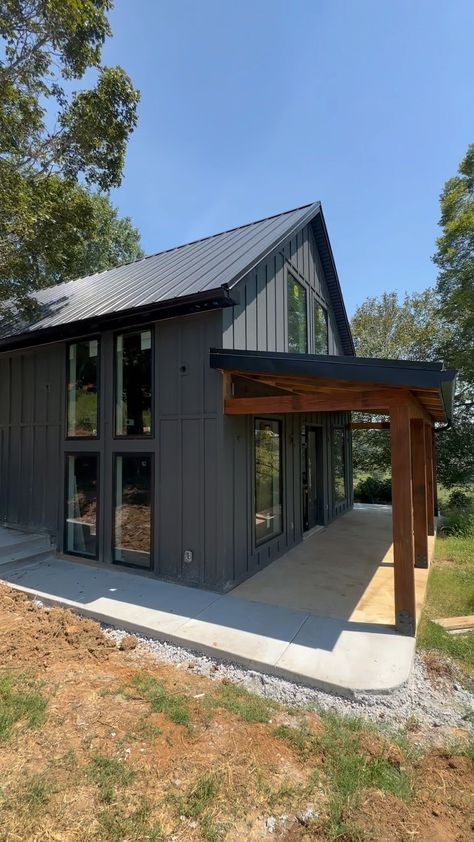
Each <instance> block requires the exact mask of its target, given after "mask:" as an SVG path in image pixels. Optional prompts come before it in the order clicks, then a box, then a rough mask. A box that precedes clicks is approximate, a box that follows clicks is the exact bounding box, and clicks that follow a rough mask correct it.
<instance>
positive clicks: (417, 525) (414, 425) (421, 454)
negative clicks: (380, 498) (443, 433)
mask: <svg viewBox="0 0 474 842" xmlns="http://www.w3.org/2000/svg"><path fill="white" fill-rule="evenodd" d="M410 436H411V481H412V494H413V531H414V542H415V567H428V511H427V509H428V501H427V494H426V455H425V424H424V421H423V419H422V418H412V419H411V421H410Z"/></svg>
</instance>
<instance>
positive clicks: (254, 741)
mask: <svg viewBox="0 0 474 842" xmlns="http://www.w3.org/2000/svg"><path fill="white" fill-rule="evenodd" d="M126 650H128V651H126ZM1 675H4V676H5V675H7V676H9V677H10V678H11V677H13V680H14V682H16V684H15V686H16V687H19V688H22V687H23V688H25V687H26V688H27V689H26V691H25V692H28V688H29V689H30V690H31V688H33V689H34V692H35V693H37V694H39V695H40V696H41V697H42V698H44V699H45V700H46V702H47V704H46V709H45V713H44V717H43V718H42V719H41V721H38V722H36V723H34V724H32V723H31V722H30V723H28V721H27V715H26V714H25V716H23V717H21V716H20V717H19V718H18V719H17V720H16V721H15V722H14V724H13V726H12V728H11V729H10V731H9V732H8V733H7V734H6V736H4V738H3V741H0V840H1V842H17V840H22V842H23V840H28V842H30V841H31V842H36V840H38V842H39V840H61V842H72V841H73V840H74V841H75V840H78V842H79V840H81V842H88V840H96V839H97V840H101V839H102V840H107V842H109V840H112V842H114V840H117V842H118V840H123V842H126V840H130V841H131V842H133V840H176V842H181V840H183V842H184V840H186V842H187V840H189V842H193V840H207V842H217V841H218V840H224V839H225V840H229V842H235V841H236V840H250V842H251V841H252V840H260V839H267V838H268V839H279V840H288V842H290V840H295V841H296V840H320V842H322V840H331V839H336V838H339V839H345V840H346V842H359V841H360V840H374V842H382V840H387V842H393V840H399V841H400V842H402V840H403V842H406V840H408V839H410V840H411V839H413V840H430V842H438V840H439V842H448V840H449V842H467V840H471V839H472V838H473V833H474V825H473V824H472V816H473V812H472V807H473V802H472V793H473V791H474V770H473V766H472V763H471V762H470V760H469V758H468V757H467V756H466V755H465V754H464V753H463V751H462V750H461V748H460V749H459V751H458V750H456V749H451V750H450V751H448V750H446V751H441V750H437V751H431V752H430V753H428V754H425V755H424V756H418V757H416V758H415V759H413V758H412V757H411V756H410V759H408V755H407V754H406V753H404V751H402V749H400V747H399V746H398V745H395V744H392V743H391V742H390V741H389V740H388V739H387V738H386V737H382V736H380V737H377V736H376V735H374V733H373V732H372V731H369V732H367V733H365V732H361V734H360V735H359V736H358V738H357V739H358V741H359V742H358V751H359V752H360V754H361V756H363V757H365V758H367V761H368V762H369V761H370V762H371V763H372V764H373V765H374V764H375V765H374V768H375V766H376V765H377V763H378V762H379V760H380V761H382V760H383V762H384V763H385V765H386V768H387V769H389V771H390V770H393V774H396V773H397V770H398V771H399V770H400V768H401V767H404V766H407V767H409V770H408V771H409V774H410V780H411V781H412V793H411V796H410V798H408V799H405V800H404V799H402V798H400V797H397V796H396V795H393V794H391V792H389V791H388V789H390V787H388V789H385V791H384V790H383V789H378V788H373V787H368V788H365V789H362V790H358V791H357V793H356V794H354V793H353V792H352V790H353V789H354V787H352V786H351V785H349V787H348V789H347V787H346V789H347V791H348V792H349V790H350V791H351V792H352V794H351V795H347V797H346V796H344V792H345V789H344V787H345V786H346V783H345V782H344V780H343V779H341V772H340V770H339V771H338V770H337V769H336V766H335V761H336V759H337V758H335V757H332V755H331V754H330V749H329V748H328V746H327V744H324V742H323V743H321V747H320V748H318V746H319V745H320V743H319V742H318V740H319V738H320V735H321V734H323V733H324V729H325V727H326V726H325V724H324V723H323V722H322V721H321V720H320V719H319V718H318V717H317V716H316V715H315V714H312V713H305V712H298V713H296V712H294V711H289V710H287V709H285V708H283V707H279V706H277V705H274V704H267V703H266V702H264V701H262V700H258V699H256V700H255V698H254V697H250V696H248V695H247V694H245V695H239V692H238V691H235V688H234V687H232V686H231V687H229V686H223V685H222V684H219V683H218V682H213V681H211V680H209V679H207V678H204V677H201V676H197V675H194V674H193V673H192V671H191V670H190V669H188V668H187V667H186V665H184V666H183V667H181V668H177V667H172V666H169V665H164V664H157V663H156V662H154V661H152V660H151V659H150V658H149V657H148V656H145V655H144V654H142V653H141V652H140V650H139V649H136V648H135V645H134V639H133V638H132V639H129V640H128V641H127V640H126V645H125V647H124V650H122V651H120V650H118V649H117V648H116V647H115V645H114V644H113V643H112V642H110V641H109V640H108V639H107V638H106V637H105V636H104V635H103V634H102V632H101V629H100V626H99V625H98V624H97V623H94V622H92V621H90V620H84V619H81V618H78V617H77V616H75V615H73V614H72V613H70V612H68V611H66V610H63V609H59V608H54V609H48V610H45V609H42V608H41V607H38V606H36V605H35V604H33V603H32V602H31V601H30V600H29V599H28V598H27V597H26V596H25V595H23V594H21V593H19V592H16V591H14V590H12V589H10V588H7V587H6V586H2V585H0V676H1ZM18 692H20V690H19V691H18ZM2 704H4V705H5V704H6V702H5V698H2V696H1V694H0V724H1V716H2V708H1V705H2ZM25 710H27V708H25ZM25 717H26V718H25ZM285 729H286V730H285ZM292 729H293V730H292ZM282 734H283V735H286V737H285V738H284V739H283V738H282ZM293 734H294V735H295V739H293ZM288 735H289V736H290V738H289V739H288ZM302 735H304V740H303V736H302ZM296 737H297V738H296ZM384 768H385V767H384ZM334 769H336V771H334ZM338 775H339V777H338ZM349 783H350V782H349ZM335 787H336V789H337V793H339V795H337V793H336V795H335V792H336V789H335ZM338 799H339V800H338ZM341 799H342V801H341ZM338 805H339V806H338ZM341 805H342V806H341ZM336 812H337V817H336V819H335V818H334V817H335V815H336Z"/></svg>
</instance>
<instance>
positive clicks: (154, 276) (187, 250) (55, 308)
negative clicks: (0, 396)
mask: <svg viewBox="0 0 474 842" xmlns="http://www.w3.org/2000/svg"><path fill="white" fill-rule="evenodd" d="M318 213H321V205H320V203H319V202H314V203H312V204H310V205H305V206H303V207H301V208H296V209H295V210H291V211H287V212H286V213H281V214H278V215H276V216H272V217H268V218H266V219H262V220H259V221H257V222H252V223H250V224H248V225H243V226H241V227H239V228H233V229H231V230H229V231H224V232H222V233H220V234H214V235H213V236H211V237H206V238H204V239H201V240H196V241H194V242H191V243H188V244H186V245H182V246H177V247H175V248H172V249H169V250H167V251H163V252H159V253H158V254H154V255H151V256H149V257H145V258H141V259H140V260H137V261H135V262H134V263H129V264H126V265H124V266H119V267H117V268H114V269H108V270H106V271H104V272H99V273H96V274H94V275H89V276H88V277H85V278H78V279H77V280H72V281H65V282H64V283H61V284H57V285H56V286H53V287H48V288H47V289H43V290H40V291H39V292H37V293H36V295H35V299H36V301H37V303H38V305H39V307H40V314H41V315H40V317H39V318H37V317H36V318H35V320H34V321H32V322H31V323H29V324H27V325H25V323H24V322H23V321H22V320H21V319H18V320H17V321H15V319H12V320H9V323H8V325H7V324H6V323H5V325H4V329H3V330H1V328H0V334H1V335H2V337H3V338H7V337H13V336H19V335H25V334H28V333H32V332H35V333H36V332H37V331H39V330H43V329H45V328H55V327H60V326H61V325H66V324H71V323H74V322H77V321H82V320H85V319H89V318H100V317H102V316H104V317H105V316H107V315H111V314H113V313H120V312H121V311H129V310H133V309H134V308H141V307H145V306H147V305H148V306H150V305H153V304H160V303H161V302H164V301H167V300H175V299H179V298H181V297H185V296H190V295H196V296H199V293H209V291H211V290H214V289H215V290H218V289H220V288H222V287H224V288H228V289H230V288H232V287H234V286H235V285H236V284H237V283H238V282H239V281H240V280H241V279H242V277H243V276H244V275H245V274H247V272H248V271H250V270H251V269H252V268H253V267H254V266H255V265H256V264H257V263H259V262H260V261H261V260H263V259H264V257H265V256H266V255H268V254H270V253H271V252H272V251H273V250H274V249H275V248H277V247H278V245H279V244H280V243H282V242H283V241H284V240H286V239H287V238H288V237H290V236H292V235H293V234H294V233H296V231H298V230H300V229H301V228H302V227H303V226H304V225H306V224H307V223H308V222H310V221H311V220H312V219H313V218H314V217H315V216H316V215H317V214H318ZM328 247H329V250H330V246H329V243H328ZM330 256H331V258H332V254H331V255H330ZM325 259H326V262H327V257H326V258H325ZM323 265H324V260H323ZM330 280H331V279H330ZM337 286H338V284H337ZM329 287H330V292H331V296H332V297H334V299H335V300H334V301H333V302H332V303H333V307H334V311H335V313H336V317H337V319H338V322H340V324H339V327H340V330H341V333H342V334H343V341H344V340H345V347H346V348H347V350H346V353H353V346H352V337H351V336H350V328H349V324H348V321H347V316H346V314H345V309H344V304H343V301H342V295H341V293H340V287H339V288H338V289H339V294H337V289H334V283H333V284H331V283H329ZM341 307H342V310H341ZM341 316H342V318H341ZM351 347H352V351H351Z"/></svg>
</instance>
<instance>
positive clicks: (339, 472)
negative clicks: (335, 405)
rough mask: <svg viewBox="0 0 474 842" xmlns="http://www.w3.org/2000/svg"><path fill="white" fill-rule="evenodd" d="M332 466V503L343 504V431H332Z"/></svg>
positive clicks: (336, 429)
mask: <svg viewBox="0 0 474 842" xmlns="http://www.w3.org/2000/svg"><path fill="white" fill-rule="evenodd" d="M332 464H333V481H334V501H335V502H336V503H343V502H344V500H345V499H346V460H345V445H344V430H341V429H339V428H335V429H334V430H333V431H332Z"/></svg>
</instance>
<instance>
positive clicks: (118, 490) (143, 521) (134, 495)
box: [113, 454, 151, 568]
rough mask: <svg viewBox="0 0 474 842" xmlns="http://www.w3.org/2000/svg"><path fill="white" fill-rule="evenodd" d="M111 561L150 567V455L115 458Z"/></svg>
mask: <svg viewBox="0 0 474 842" xmlns="http://www.w3.org/2000/svg"><path fill="white" fill-rule="evenodd" d="M113 558H114V561H116V562H121V563H122V564H131V565H134V566H135V567H147V568H149V567H150V566H151V456H143V455H137V454H130V455H128V454H127V455H125V454H123V455H117V456H116V457H115V506H114V555H113Z"/></svg>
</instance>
